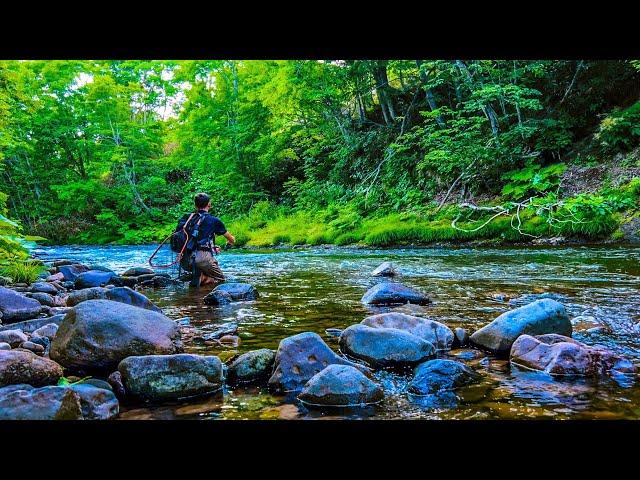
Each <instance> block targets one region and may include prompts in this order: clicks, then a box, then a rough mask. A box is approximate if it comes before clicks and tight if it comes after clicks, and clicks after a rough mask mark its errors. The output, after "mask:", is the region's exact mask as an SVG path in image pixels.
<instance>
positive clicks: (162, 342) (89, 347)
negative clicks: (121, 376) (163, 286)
mask: <svg viewBox="0 0 640 480" xmlns="http://www.w3.org/2000/svg"><path fill="white" fill-rule="evenodd" d="M181 351H182V341H181V340H180V330H179V328H178V325H176V323H175V322H173V321H172V320H170V319H169V318H167V317H165V316H164V315H163V314H161V313H158V312H154V311H151V310H146V309H144V308H138V307H134V306H131V305H126V304H124V303H120V302H114V301H111V300H87V301H85V302H82V303H80V304H79V305H77V306H76V307H74V308H73V310H71V311H70V312H69V313H68V314H67V315H66V317H65V318H64V320H63V321H62V323H61V324H60V328H59V329H58V332H57V334H56V336H55V337H54V339H53V341H52V342H51V352H50V356H51V358H52V359H53V360H56V361H57V362H59V363H60V364H61V365H63V366H64V367H66V368H69V369H72V370H77V371H81V372H102V373H109V372H112V371H114V370H115V369H116V367H117V365H118V364H119V363H120V361H122V360H123V359H125V358H126V357H130V356H135V355H164V354H173V353H179V352H181Z"/></svg>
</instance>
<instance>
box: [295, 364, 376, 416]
mask: <svg viewBox="0 0 640 480" xmlns="http://www.w3.org/2000/svg"><path fill="white" fill-rule="evenodd" d="M383 398H384V393H383V391H382V388H380V386H378V385H377V384H376V383H374V382H373V381H371V380H370V379H368V378H367V377H366V376H365V375H364V374H363V373H362V372H361V371H360V370H358V369H357V368H354V367H351V366H349V365H329V366H328V367H327V368H325V369H324V370H322V371H321V372H319V373H317V374H316V375H314V376H313V377H311V379H310V380H309V381H308V382H307V384H306V385H305V386H304V389H303V390H302V392H301V393H300V395H298V399H299V400H300V401H302V402H304V403H306V404H307V405H311V406H321V407H348V406H359V405H370V404H374V403H378V402H380V401H382V399H383Z"/></svg>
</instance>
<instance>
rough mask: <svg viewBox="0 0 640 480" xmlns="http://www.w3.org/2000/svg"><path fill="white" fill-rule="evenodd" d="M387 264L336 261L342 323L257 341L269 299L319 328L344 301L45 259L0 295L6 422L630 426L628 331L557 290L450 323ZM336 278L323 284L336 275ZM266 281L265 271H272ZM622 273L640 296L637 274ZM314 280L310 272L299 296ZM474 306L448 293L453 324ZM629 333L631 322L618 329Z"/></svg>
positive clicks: (409, 278)
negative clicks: (471, 421)
mask: <svg viewBox="0 0 640 480" xmlns="http://www.w3.org/2000/svg"><path fill="white" fill-rule="evenodd" d="M60 253H63V252H55V254H54V255H55V256H56V257H57V256H58V255H60ZM68 253H73V251H72V250H71V251H69V252H68ZM331 254H332V255H335V256H337V257H338V258H340V252H337V253H336V252H332V253H331ZM254 255H255V254H254ZM267 255H269V254H267ZM281 255H282V254H281ZM284 255H285V256H284V258H281V260H283V262H281V263H280V265H279V266H280V267H282V263H285V264H286V263H287V262H290V263H289V267H290V271H289V272H288V274H289V275H291V271H295V266H296V264H295V263H294V262H291V256H289V257H287V256H286V255H287V253H285V254H284ZM290 255H297V256H298V257H302V258H303V259H304V257H305V255H307V256H309V257H311V258H308V261H307V262H306V263H307V273H308V272H309V270H311V271H314V270H315V269H316V268H317V266H318V257H322V256H328V254H327V253H326V252H321V253H319V254H318V257H314V256H313V254H312V255H309V253H308V252H306V253H305V252H295V253H291V254H290ZM384 255H385V252H379V253H377V254H376V255H375V256H371V255H369V256H367V255H363V256H361V258H362V260H361V261H360V262H359V261H358V258H357V257H356V258H353V259H351V258H350V259H348V260H344V259H343V260H342V263H343V264H344V263H345V262H346V263H348V267H349V268H350V269H353V270H355V269H356V268H358V267H359V274H358V275H359V277H358V278H360V279H361V280H362V282H361V286H357V288H352V289H345V290H346V292H347V293H346V295H345V296H346V297H348V298H352V297H354V296H355V294H357V295H358V298H357V304H356V303H355V302H354V301H353V300H351V301H350V302H349V305H350V308H351V310H352V311H351V312H350V313H348V314H347V315H338V312H336V315H335V317H331V316H329V315H326V316H325V317H324V318H322V319H321V320H320V319H318V321H317V323H316V325H314V326H313V327H312V328H307V329H305V328H304V325H299V324H298V323H295V322H294V323H293V324H292V325H290V326H287V325H286V322H280V323H279V324H278V325H277V328H272V329H271V330H273V331H275V330H277V332H278V333H279V334H280V335H279V338H274V335H273V334H271V335H264V336H263V338H260V331H261V330H262V331H267V330H269V327H274V325H273V323H272V320H270V319H269V318H267V316H266V315H265V314H264V313H263V314H262V316H261V317H260V316H257V315H255V316H252V315H251V312H252V309H262V310H263V311H264V310H267V309H265V308H264V303H263V304H262V305H260V303H261V302H265V299H266V300H267V301H268V302H269V305H270V306H271V308H277V307H278V305H280V307H281V312H282V314H283V317H284V318H285V319H286V316H287V313H288V312H287V307H288V306H290V304H291V300H290V299H291V295H292V294H293V295H294V296H295V294H296V293H297V292H299V291H300V290H299V289H300V287H303V291H304V293H305V298H306V299H307V300H306V302H305V309H306V311H308V312H309V314H308V315H307V316H308V317H311V318H318V317H314V315H313V313H312V311H313V309H314V305H316V306H317V307H316V310H319V311H320V312H325V311H326V304H327V303H331V302H336V301H338V302H339V299H338V298H331V297H327V296H326V292H325V291H324V290H322V289H318V290H317V291H316V292H313V291H308V290H307V289H304V287H305V286H303V285H300V284H299V283H297V282H295V281H294V282H291V283H290V288H289V289H288V290H287V289H286V288H283V289H281V290H280V291H278V292H277V294H276V292H274V289H270V288H269V286H268V285H265V282H264V280H263V281H260V280H258V279H259V278H260V277H259V276H258V274H259V271H256V272H255V273H254V276H255V277H254V278H255V279H256V281H252V278H250V276H249V275H243V274H242V273H241V272H240V271H238V270H239V269H238V268H236V269H235V271H234V269H233V268H230V269H226V270H227V271H230V273H231V275H230V279H229V281H228V282H227V283H225V284H223V285H222V286H220V287H218V288H217V289H215V290H214V291H208V290H205V289H200V290H193V289H192V290H189V289H186V288H185V287H184V285H183V284H181V283H177V282H175V281H174V280H172V278H171V277H170V276H169V275H168V273H167V272H153V271H151V270H150V269H147V268H146V267H142V266H140V264H141V262H135V261H133V262H128V264H127V265H123V264H114V262H111V263H109V262H105V263H104V264H99V263H96V264H89V263H88V262H87V261H86V260H84V261H82V260H81V259H78V258H73V255H70V256H69V258H66V259H60V258H56V260H53V259H52V258H49V259H47V257H46V256H44V257H43V258H45V260H47V262H48V265H49V271H48V272H47V274H46V275H43V278H41V279H39V281H38V282H35V283H34V284H32V285H8V286H6V287H2V289H1V290H0V311H1V312H2V322H3V323H2V325H0V411H2V414H1V415H2V418H4V419H9V418H15V419H20V418H25V419H28V418H52V419H53V418H60V419H63V418H75V419H81V418H84V419H110V418H120V419H127V418H132V419H136V418H143V419H144V418H264V419H270V418H316V417H325V418H363V417H364V418H526V416H527V415H528V416H532V415H533V416H544V417H546V416H553V417H560V418H565V417H566V418H634V415H637V416H640V412H638V407H637V404H636V403H635V401H636V399H638V398H640V396H639V395H638V387H637V382H636V366H637V364H638V358H637V355H634V348H635V347H634V346H633V345H634V344H633V342H632V340H631V337H630V336H626V337H625V336H624V335H622V333H623V332H622V331H619V332H611V325H608V324H607V323H606V322H599V320H598V318H596V317H595V316H590V315H585V314H582V315H577V314H576V313H584V311H585V308H584V307H581V308H582V310H581V311H580V312H578V311H577V309H576V307H575V299H573V298H571V296H569V295H567V294H566V293H565V294H563V293H560V292H559V290H563V289H560V288H556V292H553V291H547V292H536V291H535V288H529V289H521V292H522V293H520V294H518V295H516V294H514V293H513V291H512V290H513V289H501V290H502V291H500V290H497V289H495V288H494V289H492V290H493V291H492V292H491V293H490V298H491V299H492V300H491V302H490V303H489V304H492V305H497V306H499V307H497V308H495V307H494V308H491V307H489V308H487V307H486V303H487V302H486V298H485V301H484V302H482V303H483V305H476V309H477V311H480V312H482V317H483V318H482V321H481V322H477V321H476V322H466V323H465V322H460V321H456V320H455V317H454V319H452V316H451V315H443V314H442V312H443V310H442V309H443V301H442V297H443V295H442V293H441V292H437V291H436V292H434V289H433V288H431V289H429V288H425V287H424V286H423V285H421V284H420V283H421V282H419V281H416V279H420V277H421V275H420V272H419V271H418V272H416V268H415V257H405V258H402V257H400V258H394V256H395V257H397V255H393V254H391V255H390V254H389V252H386V255H387V256H388V257H391V258H394V260H395V261H393V262H391V264H383V262H382V261H381V260H384V259H385V257H384ZM51 256H53V255H51ZM230 256H231V255H230ZM239 256H240V257H241V255H239ZM372 257H373V258H372ZM120 258H121V257H120ZM244 259H245V260H253V258H252V256H251V255H248V256H245V257H244ZM374 259H375V260H378V261H377V262H375V260H374ZM126 260H127V259H124V260H122V261H126ZM332 260H335V259H331V258H330V259H328V260H327V261H325V264H324V265H325V266H329V265H331V264H332ZM426 260H428V258H425V261H426ZM222 262H223V268H224V267H225V265H224V257H223V260H222ZM247 263H250V262H247ZM301 263H304V262H301ZM434 263H435V262H433V261H432V262H431V265H432V266H433V265H434ZM380 264H382V265H380ZM236 265H237V266H239V265H240V263H239V262H238V264H236ZM333 265H335V262H333ZM378 266H380V268H375V267H378ZM292 267H293V268H292ZM341 267H342V268H340V269H337V270H339V271H337V272H331V271H327V275H330V274H331V273H334V274H336V275H338V276H339V275H340V274H341V273H342V274H343V275H344V270H345V269H344V266H343V265H341ZM485 268H486V265H485ZM494 268H495V266H494ZM553 268H555V266H552V268H550V269H549V270H550V271H553ZM631 268H633V267H631ZM112 269H113V270H112ZM453 271H455V269H453ZM266 273H267V275H269V274H271V275H273V266H272V267H271V268H270V269H268V270H267V271H266ZM628 277H630V278H629V279H630V280H631V282H630V283H631V290H632V291H633V289H634V288H635V289H637V276H635V277H634V275H633V272H632V274H631V275H628ZM289 280H291V278H289ZM460 280H461V283H462V284H464V282H465V281H467V280H466V279H464V278H461V279H460ZM516 280H518V281H521V277H515V276H514V281H516ZM333 281H335V280H333ZM634 282H635V286H634ZM327 283H329V284H331V281H329V282H327ZM558 283H560V282H558ZM318 284H319V280H318V278H313V279H311V281H310V282H309V285H307V286H306V287H309V286H311V287H313V286H315V285H318ZM491 286H492V287H493V286H494V285H491ZM538 288H539V287H538ZM619 288H620V287H619V286H616V287H611V289H612V291H615V289H619ZM598 289H602V287H601V286H598ZM504 290H506V291H504ZM509 290H511V291H509ZM522 290H524V291H522ZM527 290H528V291H527ZM532 290H534V291H532ZM549 290H552V289H549ZM565 291H566V290H565ZM335 293H337V292H335ZM287 294H288V295H287ZM636 294H637V291H636ZM297 296H298V297H299V296H300V295H299V294H298V295H297ZM487 296H489V295H487ZM468 297H470V295H467V299H463V298H462V297H459V299H458V302H457V305H458V309H459V313H460V314H463V313H465V312H467V311H468V305H469V303H470V299H469V298H468ZM179 298H180V299H182V302H180V301H176V300H177V299H179ZM634 298H635V297H632V298H631V303H630V304H629V306H630V310H629V311H630V312H631V316H633V315H634V314H635V313H634V312H637V308H638V305H635V304H633V302H634V301H635V300H634ZM279 299H280V302H279ZM471 300H472V299H471ZM186 301H188V302H189V304H188V305H184V304H185V302H186ZM449 301H451V302H453V299H450V300H449ZM34 302H35V303H34ZM323 302H324V303H323ZM356 305H357V306H356ZM186 306H188V307H189V308H184V307H186ZM323 306H324V308H323ZM603 307H604V308H607V307H609V305H603ZM609 308H610V307H609ZM450 309H451V311H453V312H455V311H456V305H455V304H452V305H450ZM591 311H593V310H591ZM360 312H362V313H360ZM185 313H186V314H191V315H190V316H188V317H187V316H185V315H184V314H185ZM587 313H588V312H587ZM290 314H291V316H292V317H295V316H297V315H300V312H299V311H292V312H290ZM589 317H591V318H589ZM283 323H284V324H283ZM622 323H624V322H622ZM307 325H309V324H308V323H307ZM585 327H589V328H585ZM634 327H635V323H634V322H633V318H631V319H630V321H629V322H627V323H626V324H624V325H622V324H621V325H620V326H619V328H620V329H621V330H622V329H628V328H631V329H633V328H634ZM614 328H615V325H614ZM607 329H608V330H607ZM270 333H273V332H270ZM574 337H576V338H574ZM622 337H624V338H626V340H624V342H623V341H620V338H622ZM605 338H607V339H609V340H610V341H605V342H603V341H602V339H605ZM611 339H613V341H611ZM257 347H260V348H257ZM621 397H622V398H624V400H622V401H621V400H620V398H621ZM609 400H610V404H609V406H607V402H608V401H609ZM620 404H622V405H624V407H626V408H624V407H623V408H620ZM625 404H626V405H625ZM634 412H636V413H635V414H634Z"/></svg>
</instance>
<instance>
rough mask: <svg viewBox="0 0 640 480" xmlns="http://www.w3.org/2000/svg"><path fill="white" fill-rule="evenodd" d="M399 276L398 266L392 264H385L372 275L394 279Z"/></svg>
mask: <svg viewBox="0 0 640 480" xmlns="http://www.w3.org/2000/svg"><path fill="white" fill-rule="evenodd" d="M397 274H398V271H397V270H396V266H395V265H394V264H393V263H391V262H383V263H382V264H380V266H378V268H376V269H375V270H374V271H373V272H371V275H372V276H374V277H393V276H395V275H397Z"/></svg>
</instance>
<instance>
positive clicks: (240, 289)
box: [203, 282, 259, 305]
mask: <svg viewBox="0 0 640 480" xmlns="http://www.w3.org/2000/svg"><path fill="white" fill-rule="evenodd" d="M258 296H259V294H258V290H256V288H255V287H254V286H253V285H250V284H248V283H238V282H229V283H223V284H222V285H218V286H217V287H216V288H214V289H213V290H212V291H211V292H210V293H209V294H208V295H207V296H206V297H204V299H203V300H204V303H205V304H207V305H224V304H225V303H228V302H229V300H231V301H233V302H238V301H245V300H255V299H256V298H258Z"/></svg>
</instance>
